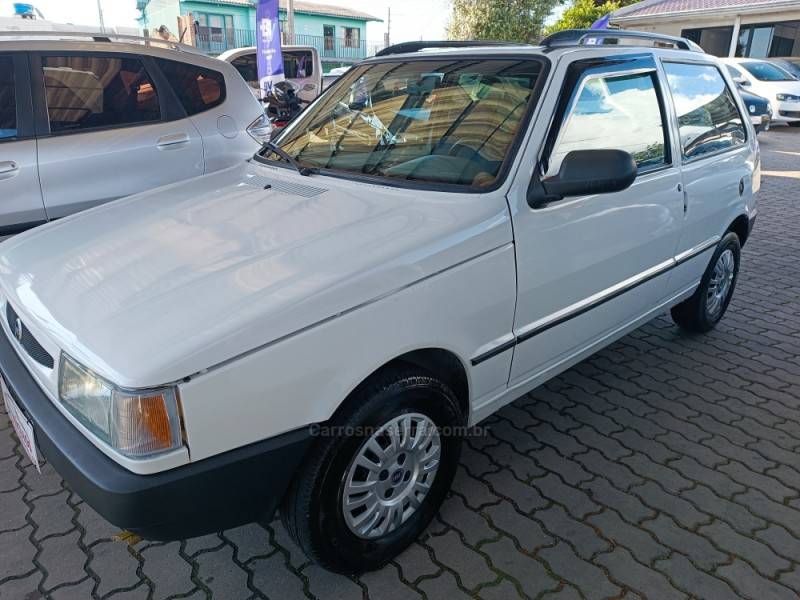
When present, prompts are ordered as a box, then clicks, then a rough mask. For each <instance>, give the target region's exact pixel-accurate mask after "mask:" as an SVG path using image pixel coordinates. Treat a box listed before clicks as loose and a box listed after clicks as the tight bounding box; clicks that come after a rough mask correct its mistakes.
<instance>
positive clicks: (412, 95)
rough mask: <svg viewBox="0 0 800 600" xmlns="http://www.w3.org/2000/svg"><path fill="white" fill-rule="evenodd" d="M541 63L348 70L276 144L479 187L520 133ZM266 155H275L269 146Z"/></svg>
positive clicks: (329, 162) (330, 160)
mask: <svg viewBox="0 0 800 600" xmlns="http://www.w3.org/2000/svg"><path fill="white" fill-rule="evenodd" d="M540 71H541V63H540V62H538V61H533V60H512V59H494V60H474V59H471V60H452V59H451V60H437V61H420V60H416V61H409V62H386V63H379V64H372V65H370V64H367V65H362V66H360V67H356V68H354V69H352V70H351V71H349V72H348V73H347V74H346V75H345V76H343V78H342V80H341V81H340V82H338V83H337V84H336V85H334V86H333V87H332V88H331V89H330V90H329V91H328V92H327V93H326V95H325V96H324V97H323V98H322V99H320V101H319V102H317V103H316V104H315V105H313V106H312V107H310V108H309V109H308V110H307V111H306V113H304V114H303V116H302V117H301V119H300V120H299V121H298V123H297V124H296V126H293V127H291V128H290V129H288V130H287V131H286V132H285V133H284V134H283V135H281V137H279V138H278V140H277V144H278V145H279V146H280V147H281V148H282V149H283V150H284V151H285V152H287V153H289V154H290V155H292V156H293V157H294V158H295V159H296V160H297V161H298V162H300V163H301V164H302V165H303V166H306V167H313V168H319V169H328V170H333V171H340V172H346V173H352V174H358V175H368V176H377V177H384V178H392V179H400V180H414V181H424V182H433V183H440V184H456V185H464V186H477V187H485V186H489V185H491V184H492V183H494V181H495V179H496V177H497V174H498V173H499V171H500V168H501V166H502V164H503V161H504V160H506V158H507V157H508V154H509V149H510V147H511V145H512V143H513V141H514V139H515V137H516V136H517V135H518V134H519V133H520V131H519V130H520V123H521V122H522V120H523V118H524V116H525V112H526V110H527V108H528V105H529V102H530V99H531V95H532V92H533V88H534V86H535V84H536V80H537V78H538V77H539V74H540ZM262 156H263V157H264V158H267V159H270V160H278V158H277V157H276V156H275V154H274V153H273V152H271V151H270V150H269V149H266V150H265V151H264V152H263V153H262Z"/></svg>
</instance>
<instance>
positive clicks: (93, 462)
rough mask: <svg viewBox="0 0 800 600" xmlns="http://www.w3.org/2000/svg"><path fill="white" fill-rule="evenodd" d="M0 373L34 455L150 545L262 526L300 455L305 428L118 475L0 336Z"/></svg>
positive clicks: (119, 471) (307, 437)
mask: <svg viewBox="0 0 800 600" xmlns="http://www.w3.org/2000/svg"><path fill="white" fill-rule="evenodd" d="M0 371H2V375H3V379H4V380H5V382H6V386H7V387H8V389H9V391H10V392H11V394H12V395H13V396H14V399H15V400H16V401H17V403H18V405H19V407H20V408H21V409H22V410H23V412H25V414H26V416H27V417H28V418H29V419H30V421H31V422H32V423H33V427H34V434H35V438H36V442H37V445H38V447H39V450H40V451H41V453H42V454H43V455H44V457H45V458H46V459H47V461H48V462H49V463H50V464H51V465H52V466H53V468H54V469H55V470H56V471H57V472H58V473H59V474H60V475H61V476H62V477H63V478H64V480H65V481H66V482H67V484H68V485H69V487H70V488H71V489H72V490H74V491H75V492H77V493H78V495H80V496H81V498H83V500H85V501H86V502H87V504H89V506H91V507H92V508H93V509H95V510H96V511H97V512H98V513H100V514H101V515H102V516H103V517H105V518H106V519H108V520H109V521H110V522H111V523H113V524H114V525H116V526H117V527H120V528H122V529H127V530H130V531H133V532H134V533H136V534H138V535H140V536H142V537H144V538H147V539H154V540H175V539H183V538H187V537H194V536H198V535H204V534H206V533H212V532H215V531H220V530H222V529H227V528H229V527H235V526H238V525H243V524H245V523H249V522H252V521H255V520H258V519H269V518H271V517H272V515H273V514H274V512H275V510H276V508H277V507H278V504H279V503H280V501H281V499H282V498H283V495H284V493H285V491H286V489H287V487H288V486H289V483H290V482H291V480H292V477H293V476H294V473H295V470H296V469H297V467H298V465H299V464H300V462H301V461H302V459H303V457H304V456H305V454H306V451H307V450H308V448H309V446H310V444H311V441H312V437H311V433H310V431H309V429H308V428H303V429H299V430H295V431H292V432H289V433H286V434H283V435H281V436H277V437H274V438H271V439H269V440H266V441H263V442H258V443H255V444H251V445H249V446H245V447H243V448H238V449H236V450H232V451H230V452H226V453H224V454H221V455H218V456H214V457H211V458H208V459H205V460H202V461H198V462H196V463H191V464H189V465H186V466H182V467H178V468H175V469H171V470H168V471H164V472H161V473H156V474H154V475H137V474H135V473H132V472H130V471H128V470H127V469H125V468H123V467H121V466H120V465H118V464H117V463H115V462H114V461H112V460H111V459H110V458H108V457H107V456H106V455H105V454H103V453H102V452H101V451H100V450H98V449H97V447H96V446H95V445H94V444H92V443H91V442H90V441H89V440H88V439H86V437H84V436H83V434H81V433H80V432H79V431H78V430H77V429H76V428H75V427H74V426H73V425H72V424H71V423H70V422H69V421H68V420H67V419H66V418H65V417H64V416H63V415H62V414H61V412H60V411H59V410H58V409H57V408H56V407H55V406H53V404H52V402H51V400H50V398H48V397H47V396H46V395H45V393H44V392H43V391H42V390H41V388H40V387H39V385H38V384H37V383H36V381H35V380H34V378H33V376H32V375H31V374H30V373H29V372H28V370H27V368H26V367H25V365H24V363H23V362H22V361H21V360H20V358H19V356H18V355H17V353H16V352H15V351H14V348H13V347H12V346H11V343H10V342H9V340H8V338H7V337H6V336H5V335H4V334H3V333H2V332H0Z"/></svg>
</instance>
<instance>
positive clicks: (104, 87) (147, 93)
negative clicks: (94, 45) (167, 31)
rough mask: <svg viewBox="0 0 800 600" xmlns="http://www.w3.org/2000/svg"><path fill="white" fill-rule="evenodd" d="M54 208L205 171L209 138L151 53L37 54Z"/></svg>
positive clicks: (63, 211) (61, 212)
mask: <svg viewBox="0 0 800 600" xmlns="http://www.w3.org/2000/svg"><path fill="white" fill-rule="evenodd" d="M31 58H32V61H31V66H32V76H33V91H34V102H35V106H36V110H37V134H38V147H39V175H40V180H41V186H42V196H43V199H44V204H45V207H46V209H47V214H48V216H49V217H50V218H51V219H52V218H58V217H63V216H65V215H67V214H70V213H72V212H76V211H79V210H83V209H84V208H88V207H90V206H93V205H96V204H100V203H102V202H108V201H109V200H114V199H116V198H120V197H123V196H128V195H130V194H135V193H137V192H142V191H145V190H148V189H151V188H154V187H158V186H160V185H165V184H168V183H173V182H176V181H180V180H183V179H187V178H189V177H193V176H197V175H202V174H203V172H204V164H203V142H202V138H201V137H200V134H199V132H198V131H197V129H196V128H195V127H194V125H193V124H192V123H191V121H190V120H189V119H188V118H186V115H185V112H184V111H183V109H182V108H180V105H179V104H178V103H177V101H176V100H175V98H174V94H173V92H172V90H171V89H170V86H169V85H168V84H167V83H166V82H165V81H164V80H163V79H162V78H161V77H160V73H159V72H158V70H157V68H155V66H154V65H153V62H152V61H151V60H150V59H149V58H148V57H146V56H137V55H134V54H123V53H112V52H108V53H106V52H53V53H37V54H34V55H32V57H31Z"/></svg>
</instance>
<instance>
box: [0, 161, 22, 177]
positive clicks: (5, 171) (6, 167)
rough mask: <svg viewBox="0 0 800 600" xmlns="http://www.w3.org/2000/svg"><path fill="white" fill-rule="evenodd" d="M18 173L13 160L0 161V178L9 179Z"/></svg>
mask: <svg viewBox="0 0 800 600" xmlns="http://www.w3.org/2000/svg"><path fill="white" fill-rule="evenodd" d="M17 175H19V165H18V164H17V163H15V162H14V161H13V160H5V161H1V162H0V179H11V178H12V177H16V176H17Z"/></svg>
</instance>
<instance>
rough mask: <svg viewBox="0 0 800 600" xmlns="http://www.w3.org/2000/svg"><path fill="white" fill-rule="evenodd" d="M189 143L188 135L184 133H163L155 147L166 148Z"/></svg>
mask: <svg viewBox="0 0 800 600" xmlns="http://www.w3.org/2000/svg"><path fill="white" fill-rule="evenodd" d="M188 143H189V136H188V135H187V134H185V133H174V134H172V135H165V136H162V137H160V138H158V141H157V142H156V148H158V149H159V150H168V149H171V148H175V147H176V146H183V145H184V144H188Z"/></svg>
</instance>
